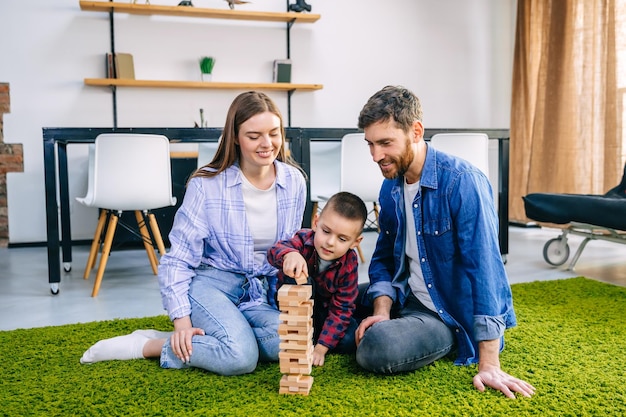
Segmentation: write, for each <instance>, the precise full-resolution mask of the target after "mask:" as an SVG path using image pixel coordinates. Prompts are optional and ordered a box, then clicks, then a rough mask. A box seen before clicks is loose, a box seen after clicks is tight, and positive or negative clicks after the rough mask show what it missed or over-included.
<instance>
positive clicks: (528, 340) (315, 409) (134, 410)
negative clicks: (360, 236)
mask: <svg viewBox="0 0 626 417" xmlns="http://www.w3.org/2000/svg"><path fill="white" fill-rule="evenodd" d="M513 296H514V303H515V308H516V312H517V316H518V322H519V323H518V327H516V328H514V329H511V330H509V331H507V334H506V342H507V345H506V349H505V351H504V352H503V354H502V355H501V360H502V363H503V366H504V368H505V370H506V371H508V372H509V373H511V374H513V375H515V376H517V377H520V378H523V379H526V380H527V381H528V382H530V383H531V384H533V385H534V386H535V387H536V388H537V393H536V394H535V396H534V397H533V398H530V399H529V398H521V397H520V398H518V399H517V400H509V399H506V398H505V397H504V396H502V395H501V394H500V393H497V392H495V391H492V390H488V391H487V392H485V393H480V392H478V391H477V390H475V389H474V388H473V386H472V377H473V376H474V373H475V367H474V366H470V367H458V366H454V365H453V364H452V362H451V361H450V360H442V361H439V362H437V363H436V364H434V365H432V366H428V367H426V368H424V369H421V370H418V371H415V372H411V373H408V374H403V375H398V376H391V377H389V376H387V377H383V376H377V375H373V374H370V373H366V372H364V371H362V370H361V369H359V368H358V366H357V365H356V362H355V360H354V358H353V357H352V356H339V355H331V356H329V357H328V358H327V362H326V364H325V365H324V366H323V367H320V368H314V369H313V376H314V378H315V380H314V383H313V387H312V389H311V393H310V395H309V396H300V395H281V394H278V387H279V380H280V377H281V374H280V371H279V369H278V364H265V365H260V366H259V367H258V368H257V370H256V371H255V372H254V373H253V374H249V375H244V376H238V377H220V376H216V375H213V374H210V373H207V372H203V371H199V370H183V371H181V370H164V369H161V368H160V367H159V365H158V362H157V361H152V360H149V361H148V360H135V361H113V362H102V363H97V364H93V365H90V366H87V365H81V364H79V362H78V360H79V358H80V356H81V355H82V353H83V352H84V351H85V349H87V348H88V347H89V346H90V345H91V344H92V343H94V342H96V341H97V340H99V339H101V338H105V337H112V336H117V335H120V334H124V333H128V332H131V331H132V330H135V329H137V328H157V329H162V330H169V329H170V324H169V322H168V320H167V318H166V317H165V316H159V317H151V318H143V319H127V320H113V321H105V322H95V323H87V324H78V325H66V326H58V327H47V328H40V329H26V330H14V331H3V332H0V360H1V361H2V365H1V368H0V369H1V370H0V415H6V416H27V415H42V416H52V415H87V416H91V415H93V416H113V415H124V416H127V415H134V416H135V415H136V416H195V417H199V416H227V415H229V416H234V415H236V416H265V415H267V416H309V415H312V416H369V415H372V416H374V415H375V416H409V415H411V416H426V415H427V416H617V415H624V414H626V376H625V375H626V348H625V346H626V324H624V321H625V319H626V314H625V313H626V288H622V287H616V286H612V285H608V284H603V283H600V282H597V281H592V280H588V279H585V278H573V279H567V280H560V281H549V282H534V283H528V284H516V285H513Z"/></svg>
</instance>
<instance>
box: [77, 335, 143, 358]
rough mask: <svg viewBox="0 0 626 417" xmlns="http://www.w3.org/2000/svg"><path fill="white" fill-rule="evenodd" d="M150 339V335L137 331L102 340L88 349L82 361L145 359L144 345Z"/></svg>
mask: <svg viewBox="0 0 626 417" xmlns="http://www.w3.org/2000/svg"><path fill="white" fill-rule="evenodd" d="M148 340H150V339H149V338H148V337H146V336H143V335H141V334H136V333H131V334H128V335H125V336H117V337H113V338H111V339H104V340H101V341H99V342H97V343H96V344H94V345H93V346H91V347H90V348H89V349H87V351H86V352H85V353H84V354H83V357H82V358H80V363H94V362H100V361H110V360H129V359H143V347H144V345H145V344H146V342H147V341H148Z"/></svg>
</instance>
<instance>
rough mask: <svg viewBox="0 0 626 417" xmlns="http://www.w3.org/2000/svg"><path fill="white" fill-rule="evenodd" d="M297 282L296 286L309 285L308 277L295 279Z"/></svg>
mask: <svg viewBox="0 0 626 417" xmlns="http://www.w3.org/2000/svg"><path fill="white" fill-rule="evenodd" d="M294 279H295V280H296V284H298V285H305V284H306V283H307V278H306V277H300V278H294Z"/></svg>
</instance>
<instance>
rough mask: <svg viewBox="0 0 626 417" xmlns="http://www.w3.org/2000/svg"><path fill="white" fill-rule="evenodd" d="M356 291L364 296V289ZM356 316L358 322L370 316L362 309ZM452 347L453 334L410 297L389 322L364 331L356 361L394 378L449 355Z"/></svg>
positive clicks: (364, 366)
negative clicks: (395, 374) (398, 374)
mask: <svg viewBox="0 0 626 417" xmlns="http://www.w3.org/2000/svg"><path fill="white" fill-rule="evenodd" d="M365 288H366V286H365ZM359 290H360V291H359V293H360V294H361V295H362V294H364V288H361V287H359ZM358 312H359V316H362V317H361V319H362V318H364V317H367V316H368V315H370V314H371V311H370V312H368V311H367V309H366V308H364V307H363V306H361V308H360V309H358ZM454 345H455V338H454V333H453V332H452V330H450V328H449V327H448V326H446V325H445V323H444V322H443V321H441V319H440V318H439V316H437V315H436V314H435V313H434V312H432V311H430V310H429V309H428V308H426V307H424V305H423V304H422V303H420V302H419V301H418V300H417V298H415V297H414V296H413V294H411V295H410V296H409V298H408V300H407V302H406V304H405V305H404V307H403V308H402V309H401V310H400V311H399V312H397V314H393V315H392V319H391V320H386V321H383V322H379V323H376V324H374V325H373V326H371V327H370V328H369V329H367V331H366V332H365V334H364V335H363V339H362V340H361V343H360V344H359V347H358V348H357V351H356V360H357V363H358V364H359V365H360V366H361V367H363V368H365V369H367V370H369V371H371V372H376V373H380V374H394V373H398V372H407V371H413V370H415V369H418V368H421V367H423V366H426V365H429V364H431V363H433V362H434V361H436V360H437V359H440V358H442V357H444V356H446V355H447V354H448V353H450V352H451V351H452V349H453V348H454Z"/></svg>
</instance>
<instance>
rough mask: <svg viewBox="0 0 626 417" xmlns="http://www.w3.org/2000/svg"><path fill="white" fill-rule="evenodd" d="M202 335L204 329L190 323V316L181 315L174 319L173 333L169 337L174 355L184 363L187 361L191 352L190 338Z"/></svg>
mask: <svg viewBox="0 0 626 417" xmlns="http://www.w3.org/2000/svg"><path fill="white" fill-rule="evenodd" d="M196 335H199V336H204V330H203V329H200V328H198V327H193V326H192V325H191V318H189V316H187V317H181V318H178V319H176V320H174V333H173V334H172V336H171V337H170V343H171V345H172V350H173V351H174V355H176V357H177V358H178V359H180V360H181V361H183V362H184V363H189V358H190V357H191V354H192V350H193V349H192V344H191V338H192V337H193V336H196Z"/></svg>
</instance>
